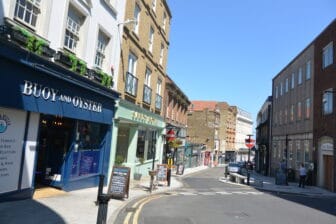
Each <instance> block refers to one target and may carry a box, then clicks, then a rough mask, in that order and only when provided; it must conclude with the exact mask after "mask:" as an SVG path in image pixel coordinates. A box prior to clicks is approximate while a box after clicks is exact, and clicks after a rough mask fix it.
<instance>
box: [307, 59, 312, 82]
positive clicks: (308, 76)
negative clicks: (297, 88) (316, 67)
mask: <svg viewBox="0 0 336 224" xmlns="http://www.w3.org/2000/svg"><path fill="white" fill-rule="evenodd" d="M310 78H311V61H307V63H306V80H309V79H310Z"/></svg>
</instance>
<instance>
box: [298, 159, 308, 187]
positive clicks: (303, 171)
mask: <svg viewBox="0 0 336 224" xmlns="http://www.w3.org/2000/svg"><path fill="white" fill-rule="evenodd" d="M299 174H300V180H299V187H301V186H302V188H304V187H305V182H306V176H307V170H306V168H305V167H304V165H303V163H301V166H300V169H299Z"/></svg>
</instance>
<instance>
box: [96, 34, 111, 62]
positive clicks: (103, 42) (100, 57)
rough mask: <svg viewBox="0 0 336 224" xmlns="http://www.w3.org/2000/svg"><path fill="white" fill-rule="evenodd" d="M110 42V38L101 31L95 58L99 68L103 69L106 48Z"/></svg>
mask: <svg viewBox="0 0 336 224" xmlns="http://www.w3.org/2000/svg"><path fill="white" fill-rule="evenodd" d="M108 42H109V39H108V37H107V36H106V35H105V34H103V33H102V32H101V31H99V33H98V40H97V47H96V58H95V66H97V67H98V68H102V67H103V62H104V58H105V48H106V46H107V44H108Z"/></svg>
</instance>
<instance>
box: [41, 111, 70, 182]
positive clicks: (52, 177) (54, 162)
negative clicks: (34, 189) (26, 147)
mask: <svg viewBox="0 0 336 224" xmlns="http://www.w3.org/2000/svg"><path fill="white" fill-rule="evenodd" d="M73 128H74V120H72V119H67V118H60V117H55V116H50V115H42V116H41V123H40V129H39V130H40V134H39V146H40V147H39V151H38V158H37V166H36V176H35V180H36V181H35V182H36V184H37V186H39V185H49V184H51V183H52V182H53V181H57V182H60V181H62V166H63V164H64V162H65V157H66V154H67V152H68V151H69V148H70V143H71V140H72V133H73V130H74V129H73Z"/></svg>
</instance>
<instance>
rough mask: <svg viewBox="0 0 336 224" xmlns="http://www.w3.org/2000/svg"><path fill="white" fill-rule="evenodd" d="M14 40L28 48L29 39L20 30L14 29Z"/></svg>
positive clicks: (12, 36)
mask: <svg viewBox="0 0 336 224" xmlns="http://www.w3.org/2000/svg"><path fill="white" fill-rule="evenodd" d="M11 38H12V40H14V42H16V43H17V44H19V45H21V46H23V47H26V46H27V43H28V37H27V36H26V35H24V34H23V33H22V32H21V31H20V30H15V29H12V35H11Z"/></svg>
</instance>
